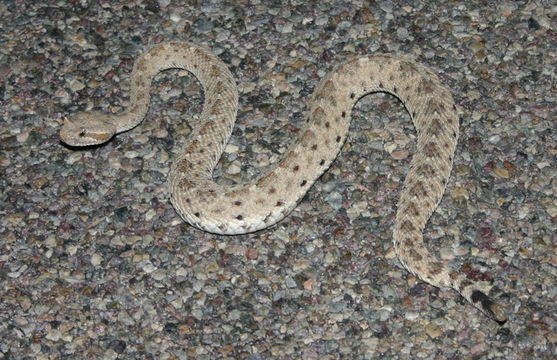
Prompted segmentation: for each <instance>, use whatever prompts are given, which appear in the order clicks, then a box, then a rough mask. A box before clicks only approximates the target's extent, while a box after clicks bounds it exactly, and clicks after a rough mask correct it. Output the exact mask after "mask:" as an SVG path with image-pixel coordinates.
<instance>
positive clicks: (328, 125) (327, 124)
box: [325, 121, 331, 129]
mask: <svg viewBox="0 0 557 360" xmlns="http://www.w3.org/2000/svg"><path fill="white" fill-rule="evenodd" d="M330 126H331V123H330V122H328V121H327V122H326V123H325V127H326V128H327V129H328V128H329V127H330Z"/></svg>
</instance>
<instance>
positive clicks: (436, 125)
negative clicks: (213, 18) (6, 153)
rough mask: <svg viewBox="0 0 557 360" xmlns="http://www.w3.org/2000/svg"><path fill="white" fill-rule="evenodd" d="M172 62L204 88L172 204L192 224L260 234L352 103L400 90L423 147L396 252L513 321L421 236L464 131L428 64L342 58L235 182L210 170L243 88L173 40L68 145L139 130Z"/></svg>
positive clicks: (82, 117) (293, 201) (399, 221)
mask: <svg viewBox="0 0 557 360" xmlns="http://www.w3.org/2000/svg"><path fill="white" fill-rule="evenodd" d="M170 68H179V69H185V70H187V71H189V72H191V73H192V74H193V75H194V76H196V77H197V79H198V80H199V81H200V83H201V85H202V86H203V89H204V94H205V102H204V105H203V110H202V113H201V116H200V121H199V123H198V124H197V125H196V126H195V127H194V129H193V130H192V132H191V134H190V135H189V136H188V138H187V140H186V144H185V149H184V150H183V151H182V152H181V153H180V155H178V157H177V159H176V160H175V161H174V162H173V164H172V166H171V169H170V173H169V176H168V184H169V187H170V194H171V202H172V204H173V205H174V207H175V208H176V210H177V212H178V213H179V214H180V216H181V217H182V218H183V219H184V220H185V221H187V222H188V223H189V224H191V225H193V226H195V227H197V228H199V229H202V230H204V231H208V232H211V233H216V234H227V235H233V234H243V233H250V232H254V231H257V230H260V229H264V228H267V227H269V226H271V225H273V224H275V223H277V222H278V221H280V220H281V219H283V218H284V217H285V216H287V215H288V214H289V213H290V211H292V209H294V207H295V206H296V205H297V203H298V202H299V201H300V200H301V199H302V197H303V196H304V194H305V193H306V192H307V191H308V190H309V188H310V187H311V186H312V184H313V183H314V182H315V181H316V180H317V179H318V178H319V176H320V175H321V174H322V173H323V172H324V171H326V170H327V169H328V168H329V166H330V165H331V163H332V162H333V160H334V159H335V158H336V156H337V154H338V153H339V151H340V149H341V147H342V145H343V143H344V142H345V140H346V137H347V134H348V128H349V125H350V117H351V111H352V108H353V107H354V105H355V103H356V102H357V101H358V100H359V99H360V98H361V97H363V96H364V95H366V94H368V93H372V92H387V93H391V94H393V95H395V96H396V97H397V98H398V99H400V100H401V101H402V103H403V104H404V105H405V107H406V109H407V110H408V112H409V113H410V115H411V117H412V121H413V123H414V126H415V128H416V131H417V150H416V153H415V155H414V156H413V158H412V161H411V164H410V169H409V171H408V174H407V176H406V178H405V181H404V184H403V188H402V192H401V195H400V201H399V203H398V207H397V213H396V218H395V225H394V232H393V242H394V249H395V251H396V254H397V256H398V258H399V260H400V261H401V263H402V264H403V265H404V267H405V268H406V269H408V271H409V272H411V273H412V274H414V275H416V276H418V277H419V278H420V279H422V280H424V281H425V282H427V283H429V284H431V285H434V286H438V287H449V288H453V289H455V290H457V291H458V292H460V294H462V296H463V297H464V298H465V299H467V300H468V301H470V302H471V303H472V304H473V305H474V306H476V307H477V308H478V309H479V310H480V311H482V312H483V313H484V314H486V315H487V316H489V317H490V318H492V319H494V320H495V321H497V322H499V323H504V322H505V321H506V315H505V311H504V308H503V306H502V305H500V304H498V303H496V302H494V301H493V300H492V299H491V298H490V297H489V296H488V295H487V294H486V293H487V291H486V290H485V288H486V286H487V285H486V284H485V283H483V282H478V281H475V280H471V279H468V278H467V277H466V276H465V275H464V274H462V273H460V272H458V271H455V270H452V269H451V268H450V267H448V266H447V265H445V264H444V263H442V262H441V261H440V260H439V259H437V258H436V257H435V256H433V255H432V254H431V253H430V252H429V251H428V250H427V248H426V246H425V244H424V241H423V235H422V233H423V230H424V228H425V225H426V223H427V221H428V219H429V217H430V216H431V214H432V213H433V211H434V210H435V208H436V207H437V205H438V203H439V201H440V200H441V197H442V196H443V193H444V191H445V186H446V183H447V180H448V178H449V175H450V171H451V168H452V161H453V156H454V152H455V147H456V143H457V138H458V132H459V119H458V116H457V112H456V106H455V104H454V101H453V98H452V95H451V92H450V91H449V89H448V88H447V87H445V86H443V85H442V84H441V83H440V81H439V79H438V77H437V76H436V75H435V74H434V73H433V72H432V71H431V70H429V69H428V68H426V67H425V66H423V65H420V64H417V63H415V62H413V61H409V60H406V59H403V58H399V57H396V56H362V57H358V58H354V59H351V60H349V61H347V62H344V63H342V64H340V65H338V66H337V67H336V68H335V69H334V70H333V71H331V72H330V73H329V74H328V75H326V76H325V77H324V78H323V79H322V80H321V81H320V83H319V85H318V86H317V88H316V90H315V92H314V94H313V95H312V98H311V101H310V105H308V106H309V111H308V112H307V116H306V119H305V123H304V125H303V127H302V129H301V130H300V135H299V137H298V139H297V140H295V141H294V142H293V143H292V144H291V145H290V147H289V148H288V149H287V151H286V152H285V153H284V155H283V156H282V158H281V159H280V161H278V163H276V164H274V165H272V166H270V167H269V169H268V170H267V171H266V172H265V173H264V174H263V175H261V176H259V177H258V178H256V179H253V180H251V181H249V182H247V183H243V184H236V185H233V186H222V185H219V184H217V183H216V182H215V181H214V180H213V176H212V173H213V169H214V168H215V166H216V164H217V162H218V160H219V158H220V157H221V154H222V152H223V150H224V147H225V145H226V144H227V142H228V139H229V138H230V136H231V133H232V129H233V127H234V123H235V120H236V115H237V110H238V91H237V88H236V83H235V81H234V78H233V76H232V74H231V73H230V71H229V70H228V68H227V66H226V65H225V64H224V63H223V62H222V61H221V60H219V58H218V57H217V56H215V55H213V54H212V53H211V52H210V51H208V50H206V49H205V48H204V47H202V46H199V45H194V44H190V43H185V42H167V43H162V44H158V45H155V46H152V47H151V48H149V49H148V50H147V51H146V52H145V53H143V55H141V57H140V58H139V59H138V60H137V61H136V62H135V64H134V68H133V71H132V75H131V94H130V106H129V107H128V109H127V111H125V112H123V113H119V114H103V113H97V112H85V113H80V114H76V115H75V116H73V117H72V119H71V120H68V119H66V121H65V122H64V125H63V126H62V129H61V131H60V138H61V140H62V141H63V142H64V143H66V144H68V145H70V146H88V145H96V144H101V143H104V142H106V141H108V140H110V139H111V138H112V137H113V136H114V135H115V134H118V133H121V132H124V131H128V130H130V129H132V128H134V127H135V126H137V125H138V124H139V123H140V122H141V121H142V120H143V118H144V117H145V115H146V113H147V111H148V108H149V102H150V94H149V89H150V86H151V81H152V79H153V77H154V76H155V75H156V74H157V73H158V72H160V71H163V70H165V69H170Z"/></svg>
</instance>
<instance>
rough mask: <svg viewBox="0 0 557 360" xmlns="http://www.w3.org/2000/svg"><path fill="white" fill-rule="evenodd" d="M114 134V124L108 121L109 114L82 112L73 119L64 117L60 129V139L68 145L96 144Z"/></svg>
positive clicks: (105, 140)
mask: <svg viewBox="0 0 557 360" xmlns="http://www.w3.org/2000/svg"><path fill="white" fill-rule="evenodd" d="M114 134H116V126H115V125H114V124H113V123H112V122H110V115H105V114H101V113H91V112H84V113H80V114H77V115H75V116H74V119H73V120H69V119H67V118H65V119H64V124H63V126H62V129H60V139H61V140H62V142H64V143H65V144H67V145H70V146H91V145H98V144H102V143H104V142H107V141H108V140H110V139H111V138H112V137H113V136H114Z"/></svg>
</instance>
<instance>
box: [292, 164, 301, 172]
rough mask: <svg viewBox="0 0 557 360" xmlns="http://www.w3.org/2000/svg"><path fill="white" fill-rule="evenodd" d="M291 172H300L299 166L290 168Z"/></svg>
mask: <svg viewBox="0 0 557 360" xmlns="http://www.w3.org/2000/svg"><path fill="white" fill-rule="evenodd" d="M292 170H294V171H298V170H300V166H298V165H296V166H294V167H293V168H292Z"/></svg>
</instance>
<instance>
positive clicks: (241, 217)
mask: <svg viewBox="0 0 557 360" xmlns="http://www.w3.org/2000/svg"><path fill="white" fill-rule="evenodd" d="M236 219H237V220H243V219H244V217H243V216H242V215H238V216H236Z"/></svg>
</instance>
